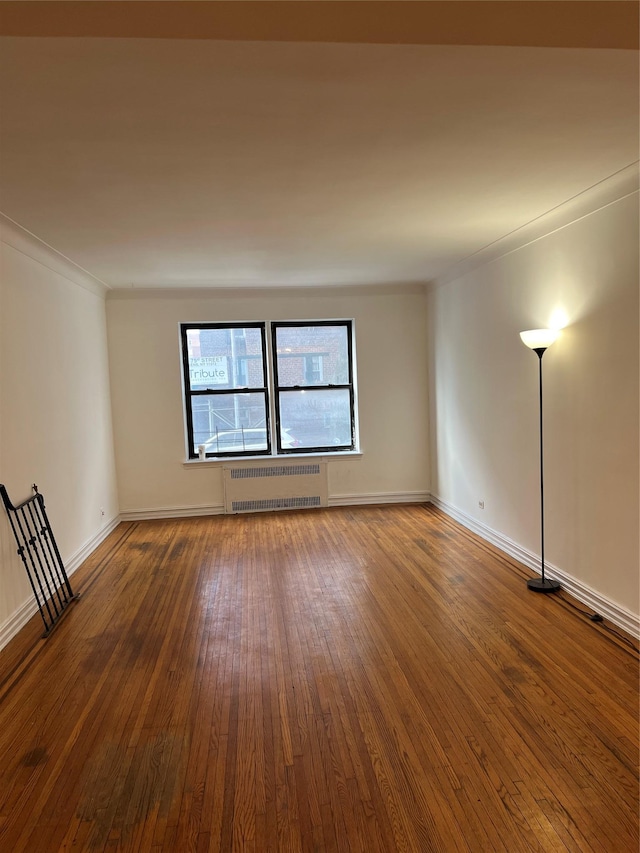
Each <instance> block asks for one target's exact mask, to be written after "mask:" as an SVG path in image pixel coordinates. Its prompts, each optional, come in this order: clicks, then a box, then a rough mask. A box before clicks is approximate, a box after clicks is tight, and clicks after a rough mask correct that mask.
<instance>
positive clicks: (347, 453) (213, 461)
mask: <svg viewBox="0 0 640 853" xmlns="http://www.w3.org/2000/svg"><path fill="white" fill-rule="evenodd" d="M363 455H364V454H363V452H362V450H344V451H342V452H335V453H331V452H328V453H280V454H278V455H277V456H264V455H261V456H212V457H210V458H209V459H186V460H185V461H184V462H183V463H182V467H183V468H194V467H198V466H200V465H214V466H219V465H224V464H225V463H226V462H233V463H236V462H257V461H260V462H283V463H284V462H286V461H287V460H288V459H295V460H296V461H298V462H299V461H300V460H301V459H315V460H317V459H345V458H346V459H354V458H356V459H358V458H361V457H362V456H363Z"/></svg>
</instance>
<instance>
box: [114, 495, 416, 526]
mask: <svg viewBox="0 0 640 853" xmlns="http://www.w3.org/2000/svg"><path fill="white" fill-rule="evenodd" d="M429 497H430V495H429V492H369V493H367V494H360V495H333V496H329V500H328V506H359V505H362V506H364V505H367V504H397V503H428V502H429ZM224 511H225V510H224V504H198V505H195V506H163V507H149V508H143V509H131V510H122V512H121V513H120V520H121V521H151V520H153V519H154V518H157V519H161V518H191V517H197V516H201V515H224Z"/></svg>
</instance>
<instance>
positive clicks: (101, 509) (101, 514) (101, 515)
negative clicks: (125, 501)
mask: <svg viewBox="0 0 640 853" xmlns="http://www.w3.org/2000/svg"><path fill="white" fill-rule="evenodd" d="M100 518H104V507H103V506H101V507H100Z"/></svg>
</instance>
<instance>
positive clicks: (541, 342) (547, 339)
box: [520, 329, 560, 592]
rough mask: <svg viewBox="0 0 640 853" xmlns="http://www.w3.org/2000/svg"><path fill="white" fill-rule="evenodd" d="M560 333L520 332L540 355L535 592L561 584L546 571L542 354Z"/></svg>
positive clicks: (530, 583)
mask: <svg viewBox="0 0 640 853" xmlns="http://www.w3.org/2000/svg"><path fill="white" fill-rule="evenodd" d="M557 336H558V333H557V332H556V331H553V330H551V329H534V330H532V331H529V332H520V337H521V338H522V342H523V343H524V344H525V345H526V346H528V347H529V348H530V349H532V350H533V351H534V352H535V354H536V355H537V356H538V377H539V393H540V568H541V576H540V577H539V578H531V579H530V580H528V581H527V587H528V588H529V589H531V590H533V591H534V592H557V591H558V590H559V589H560V584H559V583H558V582H557V581H553V580H549V579H548V578H546V577H545V573H544V568H545V566H544V442H543V418H542V356H543V355H544V354H545V352H546V351H547V349H548V348H549V347H550V346H551V344H552V343H553V342H554V341H555V340H556V338H557Z"/></svg>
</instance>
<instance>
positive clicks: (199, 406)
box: [191, 393, 269, 456]
mask: <svg viewBox="0 0 640 853" xmlns="http://www.w3.org/2000/svg"><path fill="white" fill-rule="evenodd" d="M191 419H192V424H193V445H192V447H191V450H192V452H193V455H194V456H197V455H198V448H199V446H200V445H201V444H204V445H205V448H206V453H207V454H209V455H213V456H218V455H219V454H220V453H244V452H245V451H248V450H254V451H264V450H267V449H268V447H269V442H268V437H267V424H266V407H265V395H264V393H254V394H215V395H213V394H207V395H204V396H202V395H198V396H195V397H192V399H191Z"/></svg>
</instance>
